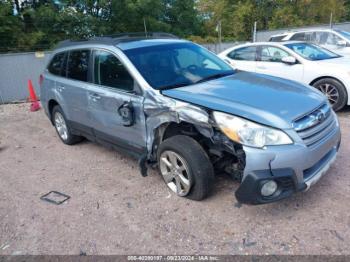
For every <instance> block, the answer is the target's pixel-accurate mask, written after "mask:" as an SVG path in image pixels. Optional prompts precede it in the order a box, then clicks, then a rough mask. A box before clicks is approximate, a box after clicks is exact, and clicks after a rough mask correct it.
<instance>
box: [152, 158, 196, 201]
mask: <svg viewBox="0 0 350 262" xmlns="http://www.w3.org/2000/svg"><path fill="white" fill-rule="evenodd" d="M159 162H160V163H159V168H160V172H161V175H162V176H163V179H164V181H165V183H166V184H167V186H168V187H169V188H170V189H171V190H172V191H173V192H174V193H176V194H177V195H178V196H186V195H187V194H188V193H189V192H190V189H191V181H190V178H189V168H188V165H187V163H186V161H185V160H184V159H183V158H182V157H181V156H180V155H179V154H177V153H175V152H173V151H164V152H163V153H162V154H161V155H160V160H159Z"/></svg>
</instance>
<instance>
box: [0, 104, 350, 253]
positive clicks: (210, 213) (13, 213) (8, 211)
mask: <svg viewBox="0 0 350 262" xmlns="http://www.w3.org/2000/svg"><path fill="white" fill-rule="evenodd" d="M28 108H29V105H28V104H20V105H5V106H4V105H3V106H0V142H1V143H0V254H80V253H86V254H199V253H201V254H203V253H205V254H350V250H349V242H350V204H349V203H350V174H349V171H350V137H349V131H350V109H346V110H344V111H343V112H341V113H339V118H340V121H341V125H342V134H343V141H342V147H341V150H340V153H339V155H338V158H337V161H336V163H335V164H334V166H333V168H332V169H331V171H330V172H328V174H327V175H326V176H325V177H323V178H322V179H321V181H320V182H319V183H318V184H316V185H315V186H314V187H313V188H312V189H311V190H310V191H308V192H306V193H300V194H297V195H295V196H294V197H292V198H290V199H287V200H284V201H281V202H279V203H274V204H269V205H263V206H245V205H244V206H242V207H240V206H239V205H237V204H236V200H235V198H234V195H233V192H234V190H236V189H237V187H238V184H237V183H235V182H232V181H231V180H230V179H229V178H227V177H225V176H219V177H218V179H217V183H216V185H215V192H214V195H213V196H212V197H211V198H209V199H207V200H205V201H202V202H193V201H189V200H185V199H181V198H179V197H176V196H174V195H171V194H170V193H169V191H168V189H167V188H166V186H165V185H164V184H163V181H162V179H161V177H160V176H159V175H158V174H157V173H156V172H153V171H152V172H150V175H149V176H148V177H146V178H143V177H141V175H140V174H139V171H138V166H137V162H136V161H134V160H133V159H130V158H128V157H126V156H124V155H121V154H119V153H117V152H115V151H111V150H109V149H106V148H104V147H102V146H99V145H96V144H93V143H91V142H87V141H86V142H83V143H81V144H79V145H75V146H65V145H64V144H63V143H61V142H60V140H59V139H58V137H57V136H56V133H55V130H54V128H53V127H52V126H51V125H50V123H49V121H48V119H47V118H46V116H45V114H44V112H43V111H42V110H41V111H39V112H35V113H31V112H28ZM51 190H57V191H60V192H62V193H65V194H68V195H70V196H71V199H70V200H69V201H67V202H66V203H65V204H62V205H60V206H56V205H53V204H50V203H47V202H44V201H42V200H40V196H41V195H43V194H45V193H47V192H49V191H51Z"/></svg>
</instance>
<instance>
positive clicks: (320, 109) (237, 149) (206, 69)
mask: <svg viewBox="0 0 350 262" xmlns="http://www.w3.org/2000/svg"><path fill="white" fill-rule="evenodd" d="M41 82H42V84H41V101H42V104H43V106H44V108H45V111H46V114H47V116H48V117H49V119H50V120H51V122H52V124H53V125H54V126H55V128H56V130H57V133H58V136H59V137H60V139H61V140H62V142H63V143H65V144H67V145H73V144H75V143H77V142H79V141H81V140H82V139H83V138H87V139H89V140H91V141H95V142H98V143H100V144H103V145H106V146H110V147H113V148H116V149H118V150H122V151H124V152H125V153H128V154H131V155H132V156H134V157H135V158H136V159H138V163H139V167H140V172H141V174H142V175H143V176H147V169H148V168H150V167H157V168H158V169H159V173H160V175H161V176H162V177H163V179H164V181H165V184H166V185H167V186H168V187H169V189H170V190H171V191H173V192H174V193H175V194H177V195H178V196H181V197H186V198H189V199H193V200H202V199H204V198H205V197H207V196H208V195H209V194H210V192H211V189H212V187H213V184H214V182H215V174H218V173H227V174H229V175H230V176H232V177H233V178H234V179H235V180H237V181H238V182H239V183H240V186H239V188H238V189H237V191H236V192H235V196H236V198H237V200H238V201H239V202H241V203H246V204H263V203H269V202H273V201H277V200H280V199H283V198H286V197H288V196H291V195H292V194H294V193H296V192H299V191H305V190H307V189H308V188H309V187H310V186H312V185H313V184H314V183H316V182H317V181H318V180H319V179H320V177H322V175H324V174H325V173H326V171H327V170H328V169H329V167H330V165H331V164H332V162H333V161H334V160H335V158H336V155H337V151H338V148H339V145H340V129H339V123H338V120H337V116H336V114H335V113H334V112H333V110H332V109H331V106H330V104H329V102H328V101H327V98H326V97H325V96H324V95H323V94H322V93H320V92H319V91H317V90H314V89H312V88H311V87H308V86H305V85H302V84H298V83H296V82H294V81H289V80H283V79H280V78H275V77H272V76H266V75H259V74H254V73H248V72H237V71H235V70H233V69H232V68H231V67H230V66H229V65H228V64H226V63H225V62H224V61H222V60H221V59H219V58H218V57H217V56H216V55H215V54H213V53H211V52H209V51H208V50H206V49H205V48H203V47H201V46H199V45H197V44H194V43H192V42H190V41H185V40H181V39H178V38H176V37H174V36H172V35H169V34H165V33H150V34H149V35H148V36H147V37H145V36H142V35H138V34H121V35H114V36H108V37H107V36H106V37H99V38H92V39H89V40H85V41H75V42H74V41H69V40H68V41H64V42H62V43H60V44H59V45H58V47H57V48H56V49H55V51H54V52H53V54H52V60H51V61H50V62H49V64H48V66H47V69H46V70H45V72H44V73H43V74H42V76H41ZM116 175H117V174H116Z"/></svg>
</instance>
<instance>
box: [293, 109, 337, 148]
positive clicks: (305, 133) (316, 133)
mask: <svg viewBox="0 0 350 262" xmlns="http://www.w3.org/2000/svg"><path fill="white" fill-rule="evenodd" d="M335 128H336V119H335V117H334V115H333V114H332V110H331V108H330V106H329V105H328V104H324V105H323V106H321V107H319V108H318V109H316V110H315V111H313V112H312V113H310V114H308V115H306V116H304V117H302V118H300V119H298V120H296V121H295V122H294V129H295V131H296V132H297V133H298V135H299V136H300V138H301V139H302V140H303V141H304V143H305V144H306V145H307V146H313V145H315V144H317V143H318V142H319V141H320V140H322V139H323V138H325V137H326V136H327V135H329V134H330V133H332V131H333V130H334V129H335Z"/></svg>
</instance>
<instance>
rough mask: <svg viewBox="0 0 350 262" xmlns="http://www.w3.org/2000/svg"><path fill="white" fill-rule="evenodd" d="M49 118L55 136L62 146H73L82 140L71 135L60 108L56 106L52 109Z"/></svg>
mask: <svg viewBox="0 0 350 262" xmlns="http://www.w3.org/2000/svg"><path fill="white" fill-rule="evenodd" d="M51 118H52V119H51V121H52V123H53V125H54V126H55V129H56V132H57V135H58V137H59V138H60V139H61V141H62V142H63V143H64V144H66V145H74V144H76V143H78V142H80V141H81V140H83V138H82V137H81V136H76V135H73V134H72V132H71V128H70V126H69V124H68V122H67V119H66V117H65V115H64V113H63V110H62V108H61V107H60V106H58V105H57V106H55V107H54V108H53V110H52V114H51ZM64 126H65V127H64Z"/></svg>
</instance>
